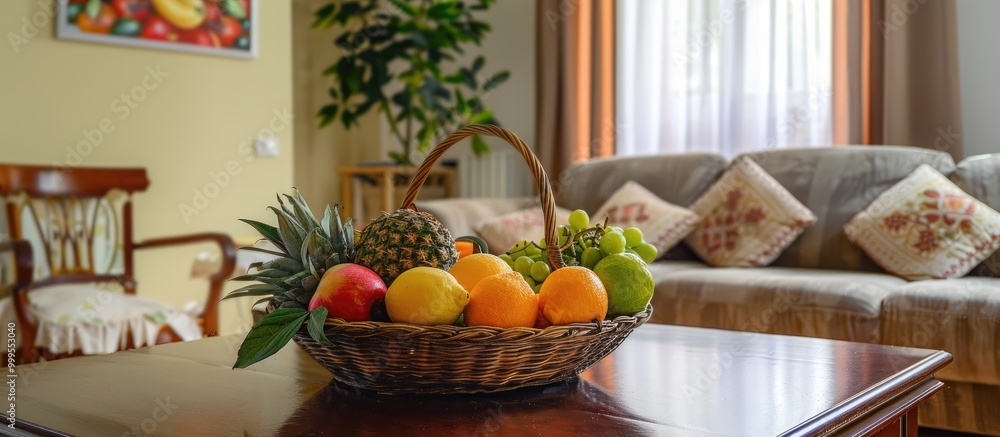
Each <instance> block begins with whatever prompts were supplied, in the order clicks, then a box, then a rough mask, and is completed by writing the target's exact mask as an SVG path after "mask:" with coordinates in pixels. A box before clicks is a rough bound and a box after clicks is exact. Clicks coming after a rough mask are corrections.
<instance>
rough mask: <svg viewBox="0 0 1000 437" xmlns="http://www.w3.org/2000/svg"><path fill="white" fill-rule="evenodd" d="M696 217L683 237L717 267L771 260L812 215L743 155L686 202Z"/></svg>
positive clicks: (751, 265) (806, 223) (797, 234)
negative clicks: (690, 202) (693, 226)
mask: <svg viewBox="0 0 1000 437" xmlns="http://www.w3.org/2000/svg"><path fill="white" fill-rule="evenodd" d="M691 210H692V211H694V212H695V213H696V214H698V215H699V216H700V217H701V221H700V223H699V225H698V228H697V229H696V230H695V231H694V232H693V233H691V235H689V236H688V237H687V239H686V240H685V242H686V243H687V245H688V246H690V247H691V249H693V250H694V252H695V253H696V254H698V256H699V257H701V259H703V260H704V261H705V262H706V263H708V264H710V265H713V266H717V267H756V266H764V265H767V264H770V263H771V262H772V261H774V259H775V258H777V257H778V255H780V254H781V251H782V250H784V249H785V248H786V247H788V245H789V244H791V243H792V241H795V238H796V237H798V236H799V234H801V233H802V231H803V230H805V228H807V227H808V226H809V225H811V224H812V223H813V222H815V221H816V216H815V215H813V213H812V211H809V209H808V208H806V207H805V206H804V205H802V203H801V202H799V201H798V200H796V199H795V197H794V196H792V194H791V193H789V192H788V190H786V189H785V188H784V187H782V186H781V184H779V183H778V181H776V180H774V178H773V177H771V175H769V174H767V172H765V171H764V169H762V168H760V166H759V165H757V163H755V162H753V160H751V159H750V158H748V157H743V158H740V159H738V160H736V161H735V162H734V163H733V165H732V166H731V167H730V168H729V170H727V171H726V173H725V174H724V175H722V177H721V178H719V180H718V181H717V182H716V183H715V184H714V185H712V187H711V188H709V189H708V191H707V192H705V194H703V195H702V196H701V197H700V198H698V200H696V201H695V202H694V204H692V205H691Z"/></svg>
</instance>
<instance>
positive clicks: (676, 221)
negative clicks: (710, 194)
mask: <svg viewBox="0 0 1000 437" xmlns="http://www.w3.org/2000/svg"><path fill="white" fill-rule="evenodd" d="M605 219H607V220H608V224H609V225H611V226H619V227H622V228H629V227H633V226H634V227H636V228H639V229H640V230H641V231H642V234H643V240H645V241H647V242H649V243H650V244H652V245H653V246H654V247H656V251H657V256H656V259H660V258H662V257H663V256H664V255H666V254H667V251H669V250H670V249H671V248H673V247H674V246H676V245H677V243H679V242H680V241H681V240H683V239H684V237H685V236H687V234H689V233H690V232H691V230H692V229H694V228H695V226H697V223H698V214H695V213H694V211H691V210H689V209H687V208H682V207H680V206H677V205H674V204H672V203H670V202H667V201H664V200H663V199H660V198H659V197H658V196H657V195H655V194H653V193H652V192H650V191H649V190H648V189H646V187H643V186H642V185H639V184H638V183H636V182H634V181H628V182H626V183H625V185H623V186H622V187H621V188H619V189H618V191H615V194H613V195H612V196H611V198H610V199H608V201H607V202H604V205H601V208H600V209H598V210H597V212H596V213H594V216H593V217H591V220H590V221H591V226H596V225H598V224H602V223H604V220H605Z"/></svg>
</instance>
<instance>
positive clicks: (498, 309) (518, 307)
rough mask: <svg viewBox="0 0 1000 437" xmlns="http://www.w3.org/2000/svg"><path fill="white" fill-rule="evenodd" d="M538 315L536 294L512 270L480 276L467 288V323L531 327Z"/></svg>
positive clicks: (499, 326)
mask: <svg viewBox="0 0 1000 437" xmlns="http://www.w3.org/2000/svg"><path fill="white" fill-rule="evenodd" d="M501 262H502V261H501ZM505 264H506V263H505ZM537 316H538V295H536V294H535V292H534V291H532V290H531V286H530V285H528V283H527V282H526V281H525V280H524V277H523V276H521V274H520V273H518V272H514V271H511V272H507V273H499V274H496V275H493V276H489V277H486V278H483V280H481V281H479V283H478V284H476V286H475V287H474V288H473V289H472V291H471V292H469V304H468V305H466V306H465V325H466V326H495V327H497V328H513V327H515V326H523V327H526V328H530V327H532V326H535V318H536V317H537Z"/></svg>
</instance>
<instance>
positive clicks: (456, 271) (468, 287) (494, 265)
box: [448, 253, 513, 292]
mask: <svg viewBox="0 0 1000 437" xmlns="http://www.w3.org/2000/svg"><path fill="white" fill-rule="evenodd" d="M512 271H513V270H511V268H510V266H509V265H508V264H507V263H505V262H504V261H503V260H502V259H500V257H498V256H496V255H490V254H488V253H474V254H472V255H467V256H466V257H464V258H461V259H459V260H458V261H457V262H455V265H453V266H451V268H450V269H448V273H451V275H452V276H454V277H455V279H457V280H458V283H459V284H462V287H464V288H465V291H470V292H471V291H472V289H473V288H474V287H475V286H476V284H478V283H479V281H481V280H482V279H483V278H485V277H488V276H493V275H495V274H498V273H507V272H512Z"/></svg>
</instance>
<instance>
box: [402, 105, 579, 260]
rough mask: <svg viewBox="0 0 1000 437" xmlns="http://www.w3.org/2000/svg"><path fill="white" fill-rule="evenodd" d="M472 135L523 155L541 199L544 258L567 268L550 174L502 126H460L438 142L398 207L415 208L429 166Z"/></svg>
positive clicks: (527, 148) (515, 137)
mask: <svg viewBox="0 0 1000 437" xmlns="http://www.w3.org/2000/svg"><path fill="white" fill-rule="evenodd" d="M472 135H491V136H494V137H498V138H500V139H502V140H504V141H506V142H507V143H508V144H510V145H511V146H513V147H514V148H515V149H517V151H518V152H520V153H521V157H523V158H524V162H525V163H527V164H528V168H530V169H531V174H532V175H534V177H535V189H536V190H537V191H538V193H539V196H541V200H542V214H543V216H544V218H545V246H546V247H545V252H546V257H547V258H548V260H549V264H550V265H552V268H553V269H559V268H562V267H566V263H564V262H563V258H562V253H561V252H559V246H558V244H559V239H558V238H557V237H556V203H555V200H554V199H553V196H552V186H551V185H549V177H548V175H547V174H545V169H543V168H542V164H541V163H540V162H538V158H537V157H535V154H534V153H532V152H531V148H530V147H528V145H527V144H525V142H524V140H522V139H521V138H520V137H518V136H517V135H516V134H514V133H513V132H511V131H509V130H507V129H504V128H502V127H500V126H495V125H492V124H470V125H468V126H466V127H463V128H461V129H459V130H457V131H455V132H453V133H452V134H451V135H448V136H447V137H446V138H445V139H444V141H441V144H438V145H437V147H435V148H434V150H431V153H430V154H428V155H427V158H426V159H424V162H423V163H421V164H420V168H418V169H417V172H416V173H415V174H414V175H413V180H412V181H410V186H409V188H407V190H406V197H404V198H403V204H402V205H401V206H400V209H407V208H409V209H416V207H415V206H414V205H413V202H414V201H415V200H416V199H417V195H418V194H420V187H422V186H423V185H424V181H425V180H426V179H427V175H428V174H429V173H430V171H431V168H433V167H434V164H435V163H436V162H437V160H438V159H440V158H441V156H442V155H444V152H446V151H448V149H450V148H451V146H454V145H455V144H456V143H458V142H459V141H462V140H463V139H465V138H466V137H470V136H472Z"/></svg>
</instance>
